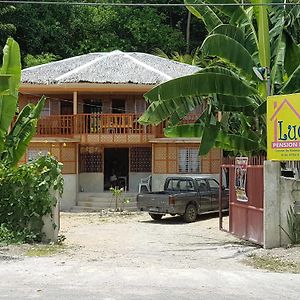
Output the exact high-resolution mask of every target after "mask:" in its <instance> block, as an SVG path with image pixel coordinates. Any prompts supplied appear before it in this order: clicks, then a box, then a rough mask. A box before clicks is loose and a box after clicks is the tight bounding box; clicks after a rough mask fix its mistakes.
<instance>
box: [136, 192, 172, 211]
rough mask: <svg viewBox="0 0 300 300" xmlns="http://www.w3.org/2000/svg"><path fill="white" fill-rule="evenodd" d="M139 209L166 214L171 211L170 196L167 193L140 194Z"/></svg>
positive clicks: (138, 198)
mask: <svg viewBox="0 0 300 300" xmlns="http://www.w3.org/2000/svg"><path fill="white" fill-rule="evenodd" d="M137 207H138V209H140V210H143V211H148V212H153V213H156V212H157V213H160V212H161V213H164V212H167V211H169V209H170V206H169V194H168V193H165V192H157V193H148V194H139V195H138V196H137Z"/></svg>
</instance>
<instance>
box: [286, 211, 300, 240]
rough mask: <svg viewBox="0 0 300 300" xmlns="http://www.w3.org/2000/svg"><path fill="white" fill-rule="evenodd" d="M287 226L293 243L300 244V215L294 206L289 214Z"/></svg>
mask: <svg viewBox="0 0 300 300" xmlns="http://www.w3.org/2000/svg"><path fill="white" fill-rule="evenodd" d="M287 224H288V230H289V232H288V233H287V232H286V231H285V232H286V234H287V236H288V237H289V239H290V241H291V243H292V244H300V215H298V214H297V213H296V212H295V210H294V208H293V207H292V206H290V209H289V210H288V212H287Z"/></svg>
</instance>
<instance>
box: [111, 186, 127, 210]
mask: <svg viewBox="0 0 300 300" xmlns="http://www.w3.org/2000/svg"><path fill="white" fill-rule="evenodd" d="M109 190H110V192H111V193H112V196H113V198H114V200H115V210H116V211H118V210H119V201H120V198H121V195H122V193H123V192H124V189H123V188H119V187H118V186H115V187H112V186H111V187H110V188H109Z"/></svg>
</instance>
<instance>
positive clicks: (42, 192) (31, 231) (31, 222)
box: [0, 156, 63, 243]
mask: <svg viewBox="0 0 300 300" xmlns="http://www.w3.org/2000/svg"><path fill="white" fill-rule="evenodd" d="M61 169H62V164H61V163H59V162H57V160H56V159H55V158H54V157H52V156H41V157H39V158H38V159H37V160H35V161H33V162H30V163H28V164H26V165H20V166H19V167H18V168H8V167H6V166H5V165H1V166H0V224H2V225H1V227H0V242H7V243H8V242H32V241H40V240H41V238H42V236H41V228H42V226H43V221H42V217H43V216H44V215H46V214H49V213H51V209H52V207H53V206H55V204H56V202H57V199H56V196H55V194H56V193H58V194H59V195H60V196H61V195H62V192H63V177H62V175H61Z"/></svg>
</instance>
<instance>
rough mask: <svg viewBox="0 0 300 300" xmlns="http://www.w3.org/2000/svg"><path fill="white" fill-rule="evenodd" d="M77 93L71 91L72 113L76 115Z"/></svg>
mask: <svg viewBox="0 0 300 300" xmlns="http://www.w3.org/2000/svg"><path fill="white" fill-rule="evenodd" d="M77 102H78V93H77V92H73V115H77V111H78V103H77Z"/></svg>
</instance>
